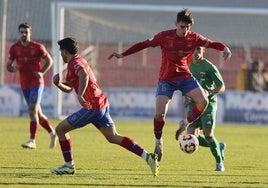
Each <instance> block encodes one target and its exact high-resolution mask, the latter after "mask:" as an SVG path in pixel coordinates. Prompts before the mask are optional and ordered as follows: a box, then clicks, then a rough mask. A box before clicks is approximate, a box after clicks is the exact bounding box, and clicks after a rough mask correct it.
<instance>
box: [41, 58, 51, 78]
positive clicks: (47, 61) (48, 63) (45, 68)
mask: <svg viewBox="0 0 268 188" xmlns="http://www.w3.org/2000/svg"><path fill="white" fill-rule="evenodd" d="M42 60H43V62H45V64H44V66H43V68H42V69H41V73H42V74H43V75H44V74H45V73H46V72H47V71H48V70H49V69H50V68H51V66H52V65H53V60H52V57H51V56H50V55H49V54H48V55H47V56H46V57H44V58H43V59H42Z"/></svg>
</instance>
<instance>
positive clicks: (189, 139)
mask: <svg viewBox="0 0 268 188" xmlns="http://www.w3.org/2000/svg"><path fill="white" fill-rule="evenodd" d="M179 141H180V148H181V150H182V151H183V152H184V153H188V154H191V153H194V152H195V151H196V150H197V149H198V146H199V142H198V139H197V137H196V136H195V135H193V134H185V135H182V136H180V137H179Z"/></svg>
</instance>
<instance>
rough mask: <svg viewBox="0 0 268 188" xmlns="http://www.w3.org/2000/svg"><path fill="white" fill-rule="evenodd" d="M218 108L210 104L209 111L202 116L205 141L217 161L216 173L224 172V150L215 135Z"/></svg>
mask: <svg viewBox="0 0 268 188" xmlns="http://www.w3.org/2000/svg"><path fill="white" fill-rule="evenodd" d="M215 121H216V106H215V104H212V103H211V104H209V106H208V107H207V110H206V111H205V112H204V114H203V115H202V116H201V122H202V129H203V133H204V137H205V140H206V141H207V143H208V146H209V147H210V151H211V153H212V155H213V156H214V158H215V160H216V171H224V165H223V155H222V153H223V150H222V149H224V148H221V146H220V145H221V144H223V143H221V144H220V143H219V142H218V141H217V139H216V137H215V135H214V129H215V126H216V122H215Z"/></svg>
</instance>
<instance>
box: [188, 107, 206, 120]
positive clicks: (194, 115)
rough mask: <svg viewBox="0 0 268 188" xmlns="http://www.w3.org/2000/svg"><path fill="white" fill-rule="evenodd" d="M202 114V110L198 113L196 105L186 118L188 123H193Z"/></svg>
mask: <svg viewBox="0 0 268 188" xmlns="http://www.w3.org/2000/svg"><path fill="white" fill-rule="evenodd" d="M203 112H204V110H202V111H200V110H199V109H198V108H197V106H196V105H194V107H193V110H192V111H191V113H190V114H189V115H188V116H187V121H188V122H189V123H192V122H193V121H195V120H196V119H197V118H199V117H200V116H201V115H202V113H203Z"/></svg>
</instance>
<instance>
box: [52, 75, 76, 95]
mask: <svg viewBox="0 0 268 188" xmlns="http://www.w3.org/2000/svg"><path fill="white" fill-rule="evenodd" d="M53 83H54V85H55V86H57V87H58V88H59V89H60V90H61V91H63V92H66V93H70V92H71V91H72V90H73V88H72V87H71V86H70V85H69V84H68V83H63V82H60V76H59V74H56V75H54V76H53Z"/></svg>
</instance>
